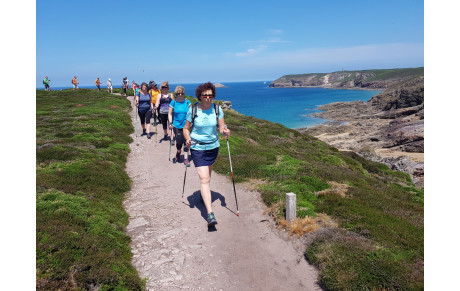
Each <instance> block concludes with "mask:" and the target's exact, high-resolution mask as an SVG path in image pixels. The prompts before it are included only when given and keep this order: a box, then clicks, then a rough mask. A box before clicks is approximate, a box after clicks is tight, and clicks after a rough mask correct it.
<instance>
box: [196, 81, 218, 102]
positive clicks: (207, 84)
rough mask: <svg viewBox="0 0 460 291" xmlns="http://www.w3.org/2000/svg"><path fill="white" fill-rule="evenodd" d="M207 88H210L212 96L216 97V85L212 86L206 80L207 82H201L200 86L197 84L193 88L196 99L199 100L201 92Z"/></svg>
mask: <svg viewBox="0 0 460 291" xmlns="http://www.w3.org/2000/svg"><path fill="white" fill-rule="evenodd" d="M207 90H212V96H214V97H216V86H214V85H213V84H212V83H211V82H207V83H203V84H201V85H200V86H198V88H196V90H195V96H196V99H198V100H199V101H201V93H203V91H207Z"/></svg>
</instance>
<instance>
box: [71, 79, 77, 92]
mask: <svg viewBox="0 0 460 291" xmlns="http://www.w3.org/2000/svg"><path fill="white" fill-rule="evenodd" d="M72 85H73V89H74V90H77V89H78V82H77V76H73V79H72Z"/></svg>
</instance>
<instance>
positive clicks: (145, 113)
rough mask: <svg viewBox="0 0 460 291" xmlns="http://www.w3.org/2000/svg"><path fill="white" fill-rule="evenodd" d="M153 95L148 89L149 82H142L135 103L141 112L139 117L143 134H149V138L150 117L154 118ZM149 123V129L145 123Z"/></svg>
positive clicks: (148, 136)
mask: <svg viewBox="0 0 460 291" xmlns="http://www.w3.org/2000/svg"><path fill="white" fill-rule="evenodd" d="M150 100H151V97H150V94H149V92H148V90H147V83H145V82H142V84H141V89H140V90H139V93H137V95H136V97H135V101H134V102H135V104H136V106H138V107H137V111H138V114H139V119H140V120H141V126H142V135H147V138H149V139H150V137H151V135H150V118H152V110H153V105H152V102H151V101H150ZM146 123H147V130H146V128H145V124H146Z"/></svg>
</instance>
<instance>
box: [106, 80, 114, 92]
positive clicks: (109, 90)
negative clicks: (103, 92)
mask: <svg viewBox="0 0 460 291" xmlns="http://www.w3.org/2000/svg"><path fill="white" fill-rule="evenodd" d="M107 92H108V93H113V86H112V80H110V78H109V80H108V81H107Z"/></svg>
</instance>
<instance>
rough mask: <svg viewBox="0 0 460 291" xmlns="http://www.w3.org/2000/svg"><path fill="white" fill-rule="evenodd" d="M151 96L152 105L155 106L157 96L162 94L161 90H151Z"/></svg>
mask: <svg viewBox="0 0 460 291" xmlns="http://www.w3.org/2000/svg"><path fill="white" fill-rule="evenodd" d="M149 93H150V96H152V97H151V100H152V103H153V104H154V105H155V103H156V102H157V96H158V94H160V90H154V89H150V92H149Z"/></svg>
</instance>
